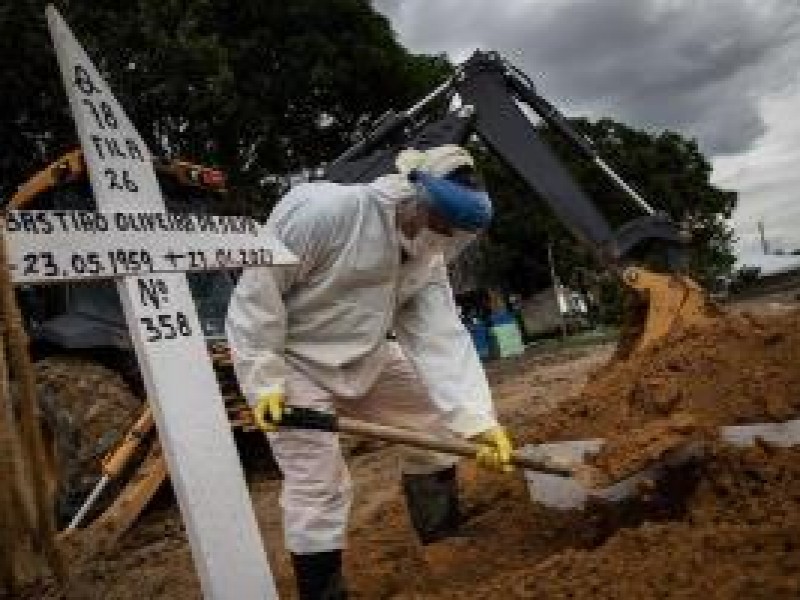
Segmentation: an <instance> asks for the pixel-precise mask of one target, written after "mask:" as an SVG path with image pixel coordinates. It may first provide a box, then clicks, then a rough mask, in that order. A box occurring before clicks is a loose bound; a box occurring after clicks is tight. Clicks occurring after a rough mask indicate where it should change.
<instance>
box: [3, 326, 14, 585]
mask: <svg viewBox="0 0 800 600" xmlns="http://www.w3.org/2000/svg"><path fill="white" fill-rule="evenodd" d="M13 419H14V411H13V409H12V406H11V393H10V389H9V385H8V370H7V368H6V353H5V344H4V341H3V339H2V336H0V593H2V592H5V593H7V594H9V595H10V594H13V593H14V587H15V580H14V555H15V551H14V549H15V547H16V546H17V543H18V539H17V536H16V532H17V531H18V528H17V526H16V523H15V521H16V516H17V515H16V512H17V511H16V510H15V508H16V507H15V506H14V502H13V500H14V498H13V491H12V490H16V489H17V469H16V468H15V467H16V465H15V455H16V452H15V451H14V436H13V433H12V432H13V427H14V426H13Z"/></svg>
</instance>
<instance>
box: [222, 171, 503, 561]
mask: <svg viewBox="0 0 800 600" xmlns="http://www.w3.org/2000/svg"><path fill="white" fill-rule="evenodd" d="M413 193H414V191H413V188H412V187H411V186H410V185H409V184H408V181H407V179H406V178H405V177H404V176H402V175H387V176H385V177H382V178H379V179H378V180H376V181H375V182H373V183H371V184H368V185H338V184H333V183H311V184H304V185H300V186H298V187H296V188H294V189H293V190H291V191H290V192H289V193H288V194H287V195H286V196H285V197H284V198H283V199H282V200H281V201H280V202H279V203H278V204H277V205H276V207H275V209H274V210H273V212H272V214H271V216H270V219H269V226H270V228H271V229H272V230H273V232H274V233H275V235H276V236H277V237H278V238H279V239H280V240H281V241H283V243H284V244H285V245H286V246H287V247H288V248H289V249H290V250H291V251H292V252H294V254H295V255H296V256H297V257H298V259H299V263H298V264H297V265H293V266H291V267H280V268H273V269H250V270H246V271H245V272H244V273H243V275H242V277H241V279H240V281H239V283H238V285H237V287H236V289H235V291H234V293H233V296H232V298H231V304H230V308H229V312H228V318H227V335H228V340H229V342H230V345H231V351H232V357H233V362H234V366H235V369H236V374H237V377H238V379H239V383H240V385H241V387H242V390H243V391H244V394H245V395H246V397H247V399H248V402H250V404H251V405H255V403H256V401H257V397H258V395H259V393H260V392H262V391H265V390H268V389H270V388H272V387H273V386H280V387H281V388H283V389H284V391H285V393H286V401H287V404H290V405H297V406H309V407H313V408H317V409H322V410H329V411H330V410H335V411H337V412H339V413H342V414H347V415H349V416H353V417H357V418H361V419H364V420H369V421H374V422H381V423H386V424H390V425H397V426H403V427H412V428H416V429H420V430H424V431H427V432H430V433H433V434H435V435H440V436H446V435H452V433H457V434H461V435H464V436H472V435H475V434H477V433H479V432H482V431H485V430H487V429H489V428H491V427H494V426H496V425H497V420H496V417H495V415H494V410H493V406H492V401H491V395H490V391H489V386H488V383H487V380H486V377H485V374H484V371H483V367H482V365H481V363H480V360H479V358H478V355H477V353H476V351H475V348H474V345H473V343H472V340H471V338H470V336H469V334H468V332H467V331H466V329H465V328H464V326H463V324H462V323H461V321H460V320H459V318H458V315H457V312H456V306H455V303H454V300H453V295H452V291H451V289H450V285H449V282H448V278H447V269H446V265H445V261H444V259H443V257H442V254H434V255H429V256H420V257H415V258H413V259H410V260H405V261H401V251H400V243H399V235H398V231H397V226H396V208H397V204H398V202H401V201H403V200H404V199H407V198H409V196H410V195H413ZM390 332H393V333H394V334H395V335H396V339H397V341H396V342H395V341H390V340H389V339H387V338H388V334H389V333H390ZM269 438H270V443H271V446H272V449H273V453H274V455H275V457H276V460H277V461H278V464H279V465H280V467H281V470H282V472H283V474H284V484H283V486H284V487H283V495H282V499H281V504H282V507H283V511H284V527H285V535H286V542H287V547H288V549H289V550H290V551H292V552H294V553H297V554H306V553H315V552H325V551H329V550H336V549H340V548H342V547H343V546H344V541H345V540H344V538H345V530H346V521H347V516H348V513H349V507H350V503H351V486H350V479H349V475H348V472H347V467H346V465H345V464H344V461H343V458H342V455H341V452H340V451H339V448H338V438H337V435H336V434H333V433H325V432H317V431H300V430H282V431H279V432H276V433H273V434H269ZM405 458H406V460H405V464H404V465H403V469H404V471H405V472H409V473H426V472H433V471H436V470H440V469H442V468H444V467H446V466H449V465H452V464H453V463H454V462H455V460H454V459H452V458H451V457H445V456H443V455H438V454H435V453H430V452H420V451H416V452H409V453H408V454H407V456H406V457H405Z"/></svg>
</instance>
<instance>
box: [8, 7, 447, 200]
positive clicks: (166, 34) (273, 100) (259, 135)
mask: <svg viewBox="0 0 800 600" xmlns="http://www.w3.org/2000/svg"><path fill="white" fill-rule="evenodd" d="M56 4H57V6H58V8H59V10H61V11H62V14H63V15H64V17H65V18H66V19H67V21H68V23H69V24H70V26H71V27H72V28H73V29H74V31H75V32H76V34H77V36H78V38H79V39H80V40H81V42H82V44H83V45H84V46H85V47H86V48H87V51H88V52H89V53H90V55H91V57H92V59H93V61H94V62H95V64H97V65H98V67H99V69H100V70H101V72H102V73H103V75H104V76H105V77H106V78H107V79H108V80H109V82H110V84H111V86H112V88H113V90H114V92H115V94H116V95H117V96H118V97H119V99H120V101H121V102H122V104H123V106H124V107H125V109H126V111H127V112H128V113H129V114H130V116H131V118H132V120H133V122H134V123H135V124H136V126H137V128H138V129H139V130H140V131H141V133H142V134H143V136H144V137H145V139H146V141H147V142H148V144H149V145H150V147H151V148H152V150H153V151H154V153H156V154H158V155H166V156H179V157H182V158H184V159H188V160H194V161H197V162H202V163H204V164H211V165H217V166H220V167H222V168H223V169H224V170H226V171H227V172H228V174H229V178H230V180H231V184H232V188H233V189H235V190H236V191H237V195H238V198H239V199H245V200H247V201H249V202H250V203H256V204H260V205H262V206H264V204H265V199H266V200H267V201H268V200H269V199H271V198H273V197H274V196H275V195H276V193H277V191H278V190H279V189H280V188H281V187H282V186H283V185H284V184H285V181H286V176H287V175H288V174H291V173H296V172H299V171H302V170H303V169H308V168H312V167H316V166H319V165H320V164H321V163H324V162H326V161H328V160H331V159H332V158H334V157H335V156H336V155H337V154H339V153H340V152H342V151H343V150H344V149H345V148H346V147H347V146H348V145H349V144H350V143H351V142H352V141H353V139H354V137H355V136H357V135H358V134H359V132H360V130H361V129H362V128H363V127H364V126H365V125H366V124H367V123H368V122H370V121H372V120H373V119H374V118H375V117H377V116H378V115H380V114H381V113H383V112H384V111H385V110H386V109H387V108H389V107H390V106H404V105H406V104H410V103H411V102H412V101H413V100H415V99H416V98H418V97H419V96H421V95H422V94H423V93H424V92H425V91H427V90H428V89H429V88H430V87H431V86H432V85H433V84H434V83H435V82H437V81H439V80H440V79H442V78H443V77H444V74H445V72H446V70H447V69H448V64H447V61H446V60H444V59H443V58H441V57H434V56H425V55H419V56H415V55H411V54H409V53H408V52H407V51H406V50H405V49H404V48H403V47H402V46H401V45H400V44H399V43H398V42H397V40H396V39H395V35H394V33H393V32H392V30H391V27H390V26H389V23H388V21H387V20H386V19H385V18H384V17H383V16H381V15H379V14H378V13H376V12H375V11H374V10H373V9H372V7H371V4H370V2H369V0H327V1H325V2H320V1H319V0H295V1H293V2H288V3H275V2H264V1H263V0H240V1H237V2H233V1H232V0H213V1H212V0H191V1H185V0H184V1H178V0H132V1H131V2H127V3H121V2H118V1H116V0H93V1H89V0H61V1H60V2H57V3H56ZM44 5H45V2H43V1H41V0H38V1H37V0H20V1H19V2H15V3H13V4H12V3H5V4H4V5H2V6H0V61H1V62H0V66H2V70H3V72H4V73H12V74H14V76H13V77H11V78H10V79H11V81H9V82H7V85H4V93H3V94H2V95H0V111H1V112H0V114H2V117H0V136H2V139H3V140H4V145H3V146H2V147H0V196H8V195H9V193H10V192H12V191H13V187H14V186H15V185H17V184H18V183H20V182H21V181H22V180H24V179H25V178H26V177H27V176H28V175H30V174H31V173H32V172H34V171H36V170H38V169H39V168H41V167H42V166H43V165H44V164H46V163H47V162H48V161H51V160H54V159H55V158H56V157H57V156H58V155H59V154H61V153H62V152H63V151H64V150H66V149H67V148H69V147H74V146H75V145H76V142H77V140H76V136H75V133H74V128H73V126H72V123H71V121H70V118H69V114H68V110H67V103H66V98H65V95H64V92H63V90H62V89H61V81H60V77H59V74H58V71H57V65H56V61H55V57H54V54H53V51H52V46H51V42H50V40H49V36H48V34H47V31H46V26H45V21H44Z"/></svg>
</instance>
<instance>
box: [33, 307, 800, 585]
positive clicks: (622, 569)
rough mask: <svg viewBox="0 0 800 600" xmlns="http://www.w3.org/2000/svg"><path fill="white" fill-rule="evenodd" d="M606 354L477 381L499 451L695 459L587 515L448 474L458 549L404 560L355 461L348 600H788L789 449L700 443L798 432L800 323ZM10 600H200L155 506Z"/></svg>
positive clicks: (520, 487) (713, 329)
mask: <svg viewBox="0 0 800 600" xmlns="http://www.w3.org/2000/svg"><path fill="white" fill-rule="evenodd" d="M610 352H611V349H610V348H609V347H607V346H603V347H596V348H593V349H584V350H572V351H562V352H560V353H556V354H549V355H542V354H540V353H528V354H526V355H525V356H523V357H520V358H517V359H513V360H509V361H506V362H503V363H497V364H492V365H490V367H489V371H490V379H491V381H492V385H493V389H494V392H495V396H496V399H497V405H498V410H499V412H500V415H501V419H502V420H503V421H504V422H505V423H506V424H507V425H508V427H509V429H510V430H511V432H512V433H513V436H514V438H515V441H516V442H517V444H520V445H521V444H526V443H536V442H542V441H552V440H568V439H582V438H591V437H603V438H607V439H608V440H610V442H609V446H608V451H607V453H606V454H605V455H601V456H599V457H598V458H597V464H598V466H601V467H603V468H604V469H606V470H608V471H611V472H613V471H614V469H617V468H620V465H630V464H635V463H636V461H637V460H639V459H640V458H641V457H642V456H645V457H647V456H652V455H653V452H654V451H653V446H656V447H658V444H659V443H661V442H663V439H664V438H663V436H662V435H661V434H660V433H659V432H660V431H663V432H666V433H665V434H664V435H668V436H675V435H678V436H680V435H682V434H683V433H685V432H690V436H700V437H704V438H706V439H707V444H708V450H707V452H706V454H705V455H704V456H703V457H702V458H699V459H697V460H696V461H694V462H691V463H687V464H683V465H681V466H679V467H676V468H675V469H673V470H672V471H670V472H668V473H666V474H665V476H664V477H663V478H661V479H659V480H658V481H653V482H649V483H648V484H643V485H642V486H641V488H640V490H639V492H638V494H637V495H636V496H635V497H633V498H631V499H629V500H626V501H625V502H621V503H603V502H593V503H591V504H590V505H588V506H587V507H585V508H584V509H583V510H580V511H558V510H554V509H547V508H544V507H542V506H540V505H536V504H533V503H532V502H531V501H530V499H529V497H528V491H527V488H526V485H525V483H524V481H523V479H522V477H521V476H520V475H515V476H504V475H495V474H491V473H487V472H485V471H480V470H477V469H476V468H474V467H473V466H471V465H469V464H466V463H465V464H463V465H462V467H461V469H460V482H461V486H462V489H463V500H464V502H463V509H464V517H465V524H464V527H463V528H462V532H461V535H459V536H458V537H456V538H452V539H449V540H446V541H442V542H439V543H436V544H432V545H429V546H427V547H422V546H420V545H419V543H418V542H417V541H416V539H415V536H414V535H413V533H412V530H411V526H410V524H409V522H408V518H407V515H406V512H405V507H404V504H403V500H402V497H401V495H400V491H399V485H398V481H397V479H398V478H397V473H396V470H394V469H393V468H392V467H393V466H394V461H395V454H394V452H393V449H392V448H390V447H387V446H384V445H381V444H367V445H364V444H355V445H353V448H354V450H355V451H354V452H353V453H352V455H351V457H350V464H351V468H352V471H353V476H354V481H355V485H356V490H355V491H356V498H357V501H356V504H355V506H354V510H353V515H352V521H351V530H350V535H349V548H348V550H347V559H346V570H347V577H348V580H349V583H350V587H351V590H352V594H353V597H354V598H364V599H377V598H396V599H405V598H409V599H410V598H420V599H450V598H495V597H504V598H543V599H544V598H547V599H549V598H576V599H579V598H637V599H638V598H700V597H707V598H788V597H798V596H800V548H798V545H800V448H777V447H773V446H770V445H768V444H765V443H756V444H755V445H754V446H752V447H749V448H735V447H731V446H726V445H724V444H722V443H720V442H718V441H715V440H714V439H713V435H711V434H709V432H712V433H713V431H714V429H715V428H716V427H717V426H719V425H731V424H740V423H751V422H762V421H783V420H786V419H789V418H793V417H797V416H800V368H798V365H800V313H797V312H782V313H779V314H774V315H759V316H757V317H756V316H753V315H748V314H740V315H736V316H728V317H726V318H724V319H719V320H718V321H716V322H715V323H712V324H711V326H709V327H705V328H703V329H679V330H678V331H675V332H673V334H671V336H670V337H669V339H666V340H664V341H663V342H662V343H661V344H659V345H658V346H656V347H654V348H651V349H650V350H648V351H647V352H645V353H643V354H641V355H639V356H637V357H635V358H633V359H631V360H628V361H626V362H619V361H613V360H611V362H609V360H610V359H609V357H610ZM587 374H588V382H586V384H585V385H583V383H584V381H585V380H586V378H587ZM643 432H644V433H643ZM631 440H634V441H633V442H631ZM671 443H672V442H670V444H671ZM667 445H669V444H667ZM655 454H656V455H657V454H658V450H656V451H655ZM604 461H605V462H604ZM249 477H250V489H251V491H252V494H253V500H254V505H255V509H256V513H257V515H258V518H259V524H260V526H261V529H262V531H263V533H264V537H265V542H266V545H267V546H268V548H269V553H270V563H271V565H272V568H273V571H274V573H275V576H276V580H277V583H278V586H279V590H280V592H281V597H282V598H291V597H293V595H292V594H293V592H292V578H291V572H290V569H289V562H288V557H287V556H286V554H285V553H284V552H283V550H282V543H281V532H280V516H279V514H278V505H277V495H278V489H279V481H277V479H276V478H275V477H274V474H269V473H267V472H266V470H265V469H255V470H254V469H250V470H249ZM88 543H89V544H91V541H90V540H88ZM28 597H36V598H119V599H128V598H134V597H136V598H143V597H146V598H165V599H166V598H178V599H183V598H197V597H200V591H199V587H198V584H197V581H196V578H195V576H194V573H193V569H192V563H191V558H190V555H189V550H188V545H187V542H186V539H185V535H184V533H183V532H182V529H181V525H180V517H179V514H178V512H177V510H176V509H175V507H174V505H173V504H171V503H170V502H169V501H168V496H167V500H163V499H162V502H161V503H160V504H159V505H158V506H156V507H154V508H153V509H151V510H150V511H148V512H147V513H146V514H145V515H144V516H143V517H142V519H141V520H140V522H139V523H138V524H137V525H136V526H135V527H134V528H133V530H132V531H131V532H129V533H128V534H127V535H126V537H125V538H123V540H122V541H121V542H120V545H119V546H118V547H117V548H115V549H113V550H112V551H110V552H107V553H105V554H101V555H99V556H97V557H95V558H93V559H92V560H89V561H85V562H79V561H75V562H74V566H73V576H72V578H71V581H70V583H69V585H68V586H67V588H59V587H58V586H57V585H56V584H55V583H53V582H50V581H40V582H37V583H36V584H35V586H33V587H31V588H30V589H29V590H28Z"/></svg>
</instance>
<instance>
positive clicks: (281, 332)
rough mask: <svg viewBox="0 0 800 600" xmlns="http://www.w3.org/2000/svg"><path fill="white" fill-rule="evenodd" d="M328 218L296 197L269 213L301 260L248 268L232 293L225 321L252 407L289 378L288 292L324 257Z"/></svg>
mask: <svg viewBox="0 0 800 600" xmlns="http://www.w3.org/2000/svg"><path fill="white" fill-rule="evenodd" d="M328 221H329V219H326V215H325V214H324V213H322V214H320V213H319V212H318V211H315V210H314V207H313V198H311V199H310V200H309V201H303V200H302V198H300V199H298V198H297V194H295V195H292V196H290V197H288V198H286V199H284V201H282V202H281V203H279V204H278V205H277V206H276V207H275V209H274V211H273V214H272V215H271V217H270V221H269V226H270V229H271V230H272V232H273V234H274V235H275V236H276V237H277V238H278V239H279V240H281V241H282V242H283V243H284V245H285V246H286V247H287V248H288V249H289V250H290V251H291V252H292V253H293V254H294V255H295V256H296V257H297V258H298V263H297V264H295V265H291V266H282V267H265V268H251V269H245V270H244V271H243V272H242V276H241V278H240V279H239V282H238V284H237V285H236V288H235V289H234V291H233V294H232V296H231V300H230V304H229V306H228V313H227V317H226V320H225V330H226V336H227V339H228V343H229V345H230V351H231V359H232V361H233V367H234V370H235V372H236V377H237V379H238V381H239V386H240V388H241V389H242V392H243V393H244V395H245V398H246V399H247V401H248V403H249V404H250V405H251V406H253V405H255V403H256V402H257V400H258V396H259V395H260V394H262V393H264V392H268V391H272V390H276V389H277V390H280V391H283V389H284V386H285V380H286V369H287V366H286V360H285V358H284V349H285V346H286V336H287V326H288V315H287V309H286V304H285V297H286V294H287V293H288V292H289V291H290V289H291V287H292V286H293V285H294V284H295V283H297V282H298V281H300V280H302V279H303V278H304V277H305V276H306V275H307V274H308V272H309V271H310V270H312V269H314V267H315V265H316V264H317V263H318V262H319V261H320V259H321V256H322V255H323V253H324V252H325V247H326V242H327V241H328V237H327V236H326V235H325V232H326V231H328V230H329V229H330V227H328V226H327V225H328V223H327V222H328Z"/></svg>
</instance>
